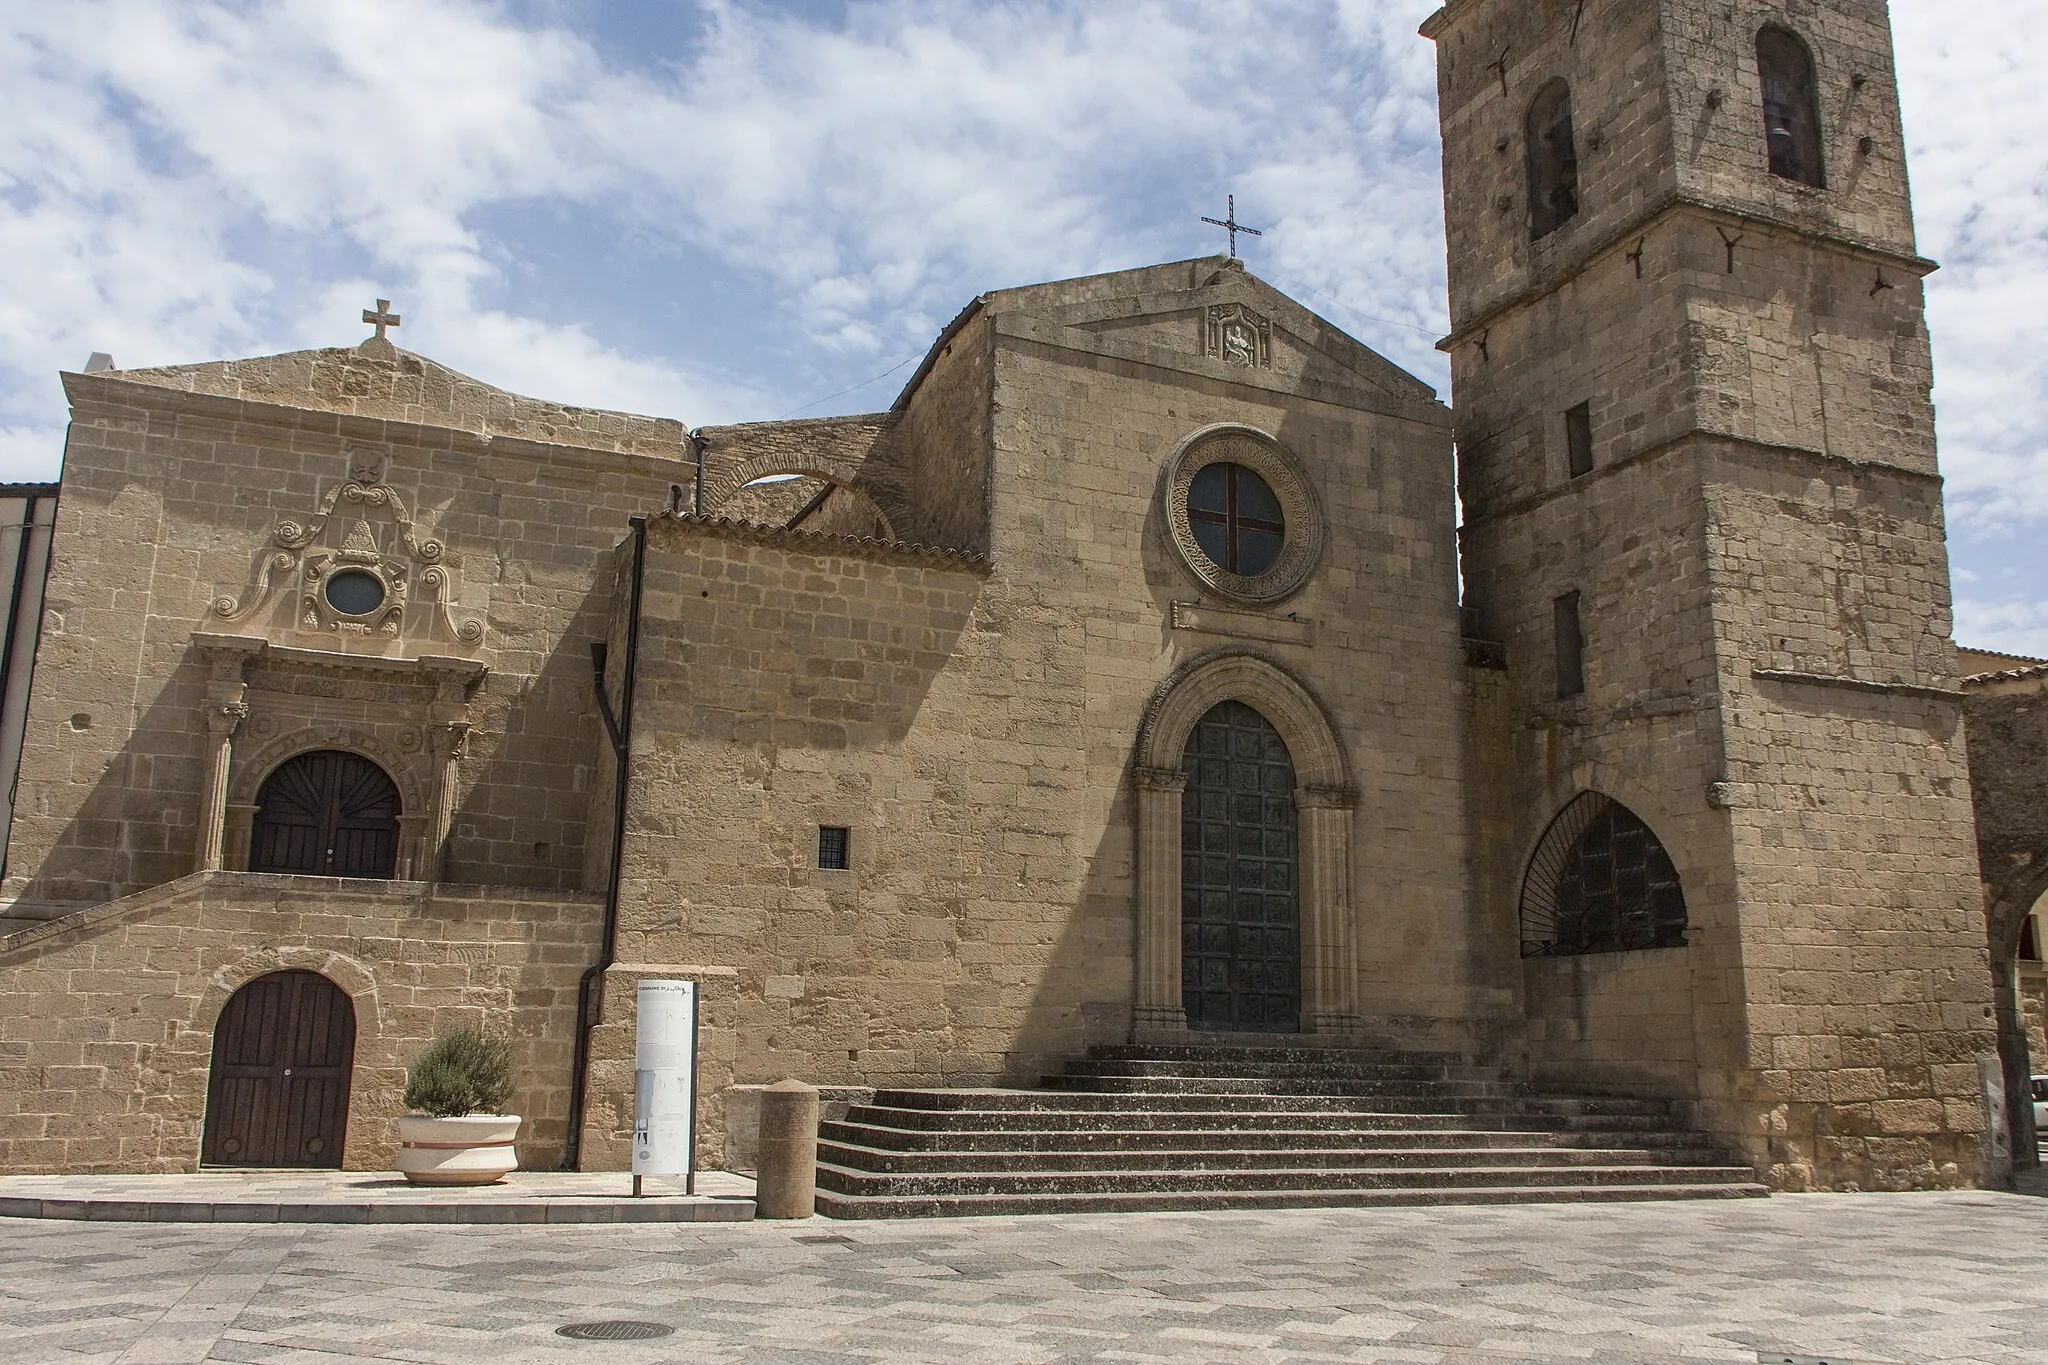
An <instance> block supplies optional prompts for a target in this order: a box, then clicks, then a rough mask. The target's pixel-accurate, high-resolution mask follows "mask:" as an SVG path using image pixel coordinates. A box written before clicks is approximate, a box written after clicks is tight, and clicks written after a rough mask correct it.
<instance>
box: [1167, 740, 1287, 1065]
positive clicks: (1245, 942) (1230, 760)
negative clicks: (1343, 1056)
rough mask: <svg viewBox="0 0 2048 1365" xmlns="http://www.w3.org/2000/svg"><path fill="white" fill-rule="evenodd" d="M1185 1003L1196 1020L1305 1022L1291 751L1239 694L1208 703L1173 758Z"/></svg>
mask: <svg viewBox="0 0 2048 1365" xmlns="http://www.w3.org/2000/svg"><path fill="white" fill-rule="evenodd" d="M1181 761H1182V766H1183V770H1184V771H1185V772H1186V773H1187V786H1186V787H1185V788H1183V789H1182V793H1181V823H1180V831H1181V832H1180V849H1181V874H1180V896H1181V948H1180V962H1181V1004H1182V1006H1183V1008H1185V1009H1186V1011H1187V1018H1188V1025H1189V1026H1190V1027H1191V1028H1197V1029H1215V1030H1227V1031H1241V1032H1248V1033H1296V1032H1299V1031H1300V1029H1301V894H1300V875H1299V873H1300V869H1299V857H1298V854H1297V850H1298V847H1299V843H1300V840H1299V837H1298V829H1299V826H1298V817H1297V814H1296V812H1295V809H1294V760H1293V758H1292V757H1291V756H1290V755H1289V753H1288V752H1287V742H1286V741H1285V740H1283V739H1281V738H1280V732H1279V731H1278V730H1275V729H1274V728H1273V725H1272V722H1270V721H1268V720H1267V719H1266V718H1265V717H1264V716H1262V715H1260V714H1259V713H1258V712H1257V711H1254V710H1253V709H1252V708H1251V707H1249V706H1246V705H1245V704H1244V703H1243V702H1235V701H1227V702H1224V703H1222V704H1221V705H1219V706H1216V707H1213V708H1211V710H1210V711H1209V712H1208V714H1206V715H1204V716H1203V717H1202V719H1201V720H1200V721H1198V722H1197V723H1196V725H1195V728H1194V730H1193V731H1192V732H1191V733H1190V734H1189V735H1188V742H1187V747H1186V749H1185V750H1184V751H1183V753H1182V756H1181Z"/></svg>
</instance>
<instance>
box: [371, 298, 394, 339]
mask: <svg viewBox="0 0 2048 1365" xmlns="http://www.w3.org/2000/svg"><path fill="white" fill-rule="evenodd" d="M363 321H364V322H368V323H372V324H374V325H375V326H376V328H377V340H379V341H384V340H386V339H387V338H386V337H385V335H384V329H385V328H386V327H396V326H397V325H398V322H399V318H398V314H396V313H394V312H392V311H391V300H390V299H378V300H377V306H376V307H375V308H365V309H364V310H363Z"/></svg>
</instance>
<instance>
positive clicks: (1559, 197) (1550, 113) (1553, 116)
mask: <svg viewBox="0 0 2048 1365" xmlns="http://www.w3.org/2000/svg"><path fill="white" fill-rule="evenodd" d="M1528 142H1529V237H1530V239H1531V240H1532V241H1533V240H1534V239H1536V238H1538V237H1547V236H1549V235H1550V234H1551V233H1553V232H1555V231H1557V229H1558V228H1560V227H1562V226H1564V224H1565V223H1566V221H1568V220H1569V219H1570V218H1571V217H1572V216H1573V215H1574V214H1576V213H1577V212H1578V211H1579V151H1578V145H1577V144H1576V143H1575V142H1573V140H1572V91H1571V87H1570V86H1569V85H1566V84H1565V83H1564V81H1563V80H1562V79H1559V80H1554V81H1552V82H1550V83H1549V84H1548V85H1546V86H1544V87H1543V88H1542V89H1541V90H1539V91H1537V92H1536V98H1535V99H1534V100H1533V101H1531V102H1530V104H1529V126H1528Z"/></svg>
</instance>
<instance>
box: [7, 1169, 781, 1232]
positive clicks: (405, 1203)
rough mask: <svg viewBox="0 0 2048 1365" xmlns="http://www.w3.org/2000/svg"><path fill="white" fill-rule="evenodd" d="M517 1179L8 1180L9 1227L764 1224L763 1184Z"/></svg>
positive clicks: (716, 1178) (343, 1175) (210, 1175)
mask: <svg viewBox="0 0 2048 1365" xmlns="http://www.w3.org/2000/svg"><path fill="white" fill-rule="evenodd" d="M632 1189H633V1178H632V1177H631V1176H629V1175H623V1174H613V1173H605V1172H596V1173H580V1172H557V1171H515V1172H513V1174H512V1175H511V1176H509V1177H507V1178H506V1179H505V1180H503V1181H501V1182H500V1183H498V1184H495V1185H472V1186H468V1187H452V1188H450V1187H444V1188H435V1187H432V1186H426V1185H412V1184H408V1183H407V1182H406V1180H405V1179H404V1177H402V1176H398V1175H394V1174H392V1173H390V1172H387V1171H235V1172H227V1171H207V1172H202V1173H200V1174H197V1175H12V1176H0V1217H9V1218H61V1219H73V1220H84V1221H88V1222H120V1223H497V1224H517V1223H719V1222H739V1221H744V1220H746V1219H749V1218H752V1217H753V1216H754V1182H753V1181H752V1180H750V1179H748V1178H747V1177H746V1176H741V1175H732V1174H728V1173H726V1172H724V1171H704V1172H700V1173H699V1174H698V1176H697V1193H696V1194H694V1195H687V1194H684V1193H683V1192H682V1191H683V1182H682V1181H681V1180H680V1179H669V1178H667V1177H650V1178H649V1179H648V1180H647V1183H646V1191H647V1192H646V1194H645V1195H644V1196H643V1197H642V1198H639V1199H635V1198H633V1197H632Z"/></svg>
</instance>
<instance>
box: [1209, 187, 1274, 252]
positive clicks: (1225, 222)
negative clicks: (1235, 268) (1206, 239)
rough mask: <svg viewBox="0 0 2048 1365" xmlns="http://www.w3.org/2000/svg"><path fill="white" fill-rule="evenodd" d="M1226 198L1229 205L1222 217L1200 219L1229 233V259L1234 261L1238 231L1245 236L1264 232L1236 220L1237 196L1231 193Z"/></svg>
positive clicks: (1255, 235) (1261, 235) (1262, 234)
mask: <svg viewBox="0 0 2048 1365" xmlns="http://www.w3.org/2000/svg"><path fill="white" fill-rule="evenodd" d="M1228 198H1229V201H1230V207H1229V208H1228V209H1227V210H1225V212H1224V215H1223V217H1221V218H1204V219H1203V220H1202V221H1203V222H1205V223H1214V224H1215V225H1216V226H1217V227H1220V228H1222V229H1223V230H1224V231H1226V232H1228V233H1229V234H1230V259H1231V260H1233V261H1234V260H1236V259H1237V234H1238V233H1240V232H1242V233H1243V234H1244V235H1245V236H1247V237H1263V236H1265V235H1266V234H1265V233H1263V232H1261V231H1259V230H1258V229H1257V228H1255V227H1246V226H1245V225H1244V224H1243V223H1240V222H1238V221H1237V196H1236V195H1234V194H1233V195H1230V196H1228Z"/></svg>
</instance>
